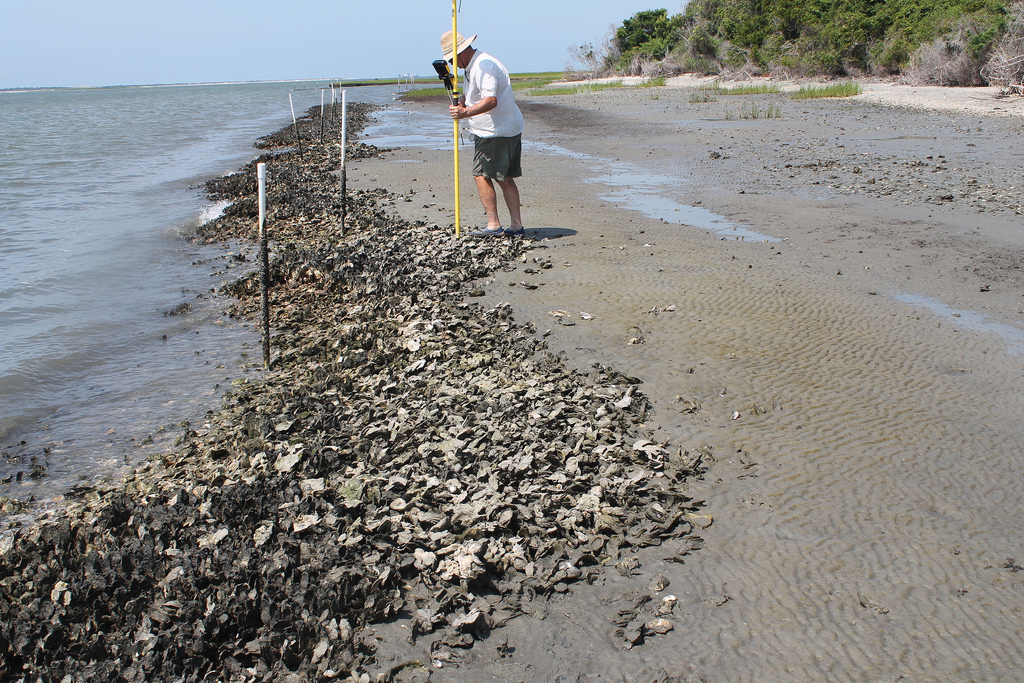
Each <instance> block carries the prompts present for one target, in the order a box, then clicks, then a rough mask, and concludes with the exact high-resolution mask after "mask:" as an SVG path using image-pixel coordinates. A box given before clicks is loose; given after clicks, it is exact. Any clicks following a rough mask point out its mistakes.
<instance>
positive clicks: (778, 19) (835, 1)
mask: <svg viewBox="0 0 1024 683" xmlns="http://www.w3.org/2000/svg"><path fill="white" fill-rule="evenodd" d="M573 54H574V57H576V58H577V59H578V60H579V61H580V62H582V64H583V65H584V67H585V68H586V69H587V70H589V71H603V72H613V71H614V72H618V73H627V74H644V75H666V74H670V73H684V72H687V73H704V74H710V73H730V72H731V73H737V72H745V73H746V74H747V75H761V74H785V75H796V76H806V75H828V76H851V75H877V76H893V75H901V76H905V77H909V78H911V79H912V80H915V81H917V82H929V83H938V84H942V85H980V84H985V83H991V82H999V81H1007V82H1016V83H1020V77H1021V75H1022V72H1024V64H1018V63H1017V62H1024V0H1013V1H1010V2H1007V1H1004V0H690V2H689V3H688V4H687V5H686V7H685V10H684V11H683V12H682V13H680V14H675V15H670V14H669V13H668V11H667V10H665V9H652V10H645V11H642V12H637V13H636V14H634V15H633V16H632V17H630V18H628V19H626V20H624V21H623V22H622V24H621V25H620V26H618V27H617V29H616V30H615V31H614V33H613V34H612V35H611V37H610V38H609V39H608V40H607V42H606V44H604V45H601V46H599V47H595V46H593V45H583V46H580V47H579V48H577V49H576V50H574V51H573ZM1018 58H1020V59H1018ZM998 84H1000V85H1006V84H1007V83H1003V82H999V83H998Z"/></svg>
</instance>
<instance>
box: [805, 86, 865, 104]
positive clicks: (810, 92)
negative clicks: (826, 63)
mask: <svg viewBox="0 0 1024 683" xmlns="http://www.w3.org/2000/svg"><path fill="white" fill-rule="evenodd" d="M862 92H864V88H862V87H861V85H860V83H854V82H853V81H847V82H845V83H832V84H830V85H801V86H800V89H799V90H797V91H796V92H795V93H793V94H792V95H791V97H792V98H793V99H794V100H809V99H812V98H815V97H853V96H854V95H860V94H861V93H862Z"/></svg>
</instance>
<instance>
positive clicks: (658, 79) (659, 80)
mask: <svg viewBox="0 0 1024 683" xmlns="http://www.w3.org/2000/svg"><path fill="white" fill-rule="evenodd" d="M665 83H666V79H665V77H664V76H655V77H654V78H649V79H647V80H646V81H644V82H643V83H638V84H637V86H636V87H638V88H660V87H661V86H663V85H665Z"/></svg>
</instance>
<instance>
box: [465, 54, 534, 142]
mask: <svg viewBox="0 0 1024 683" xmlns="http://www.w3.org/2000/svg"><path fill="white" fill-rule="evenodd" d="M465 92H466V106H468V107H471V106H473V105H474V104H476V103H477V102H479V101H480V100H482V99H484V98H485V97H495V98H496V99H497V100H498V106H497V107H495V108H494V109H492V110H490V111H489V112H486V113H484V114H477V115H476V116H471V117H469V118H468V119H466V121H467V123H468V124H469V132H470V133H472V134H473V135H476V136H478V137H481V138H493V137H501V138H510V137H514V136H516V135H519V134H521V133H522V132H523V113H522V112H521V111H519V107H518V106H517V105H516V98H515V95H513V93H512V82H511V80H510V79H509V77H508V69H506V68H505V65H504V64H502V63H501V62H499V61H498V60H497V59H495V58H494V57H492V56H490V55H489V54H487V53H486V52H481V51H480V50H477V51H476V54H475V55H473V59H472V60H470V62H469V66H467V67H466V79H465Z"/></svg>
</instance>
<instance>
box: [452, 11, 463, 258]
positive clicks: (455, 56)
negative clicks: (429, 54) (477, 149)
mask: <svg viewBox="0 0 1024 683" xmlns="http://www.w3.org/2000/svg"><path fill="white" fill-rule="evenodd" d="M457 2H458V0H452V73H453V74H455V78H454V80H453V83H454V87H453V89H452V100H454V101H455V102H458V101H459V10H458V6H457V5H456V3H457ZM453 123H454V126H455V134H454V138H455V237H456V238H459V237H462V227H461V225H460V223H459V120H458V119H453Z"/></svg>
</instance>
